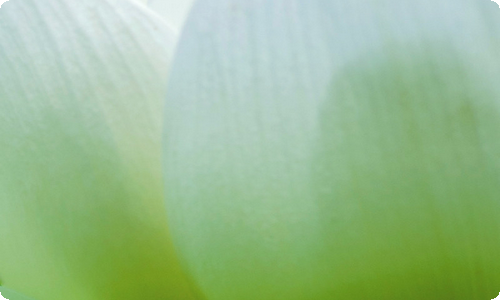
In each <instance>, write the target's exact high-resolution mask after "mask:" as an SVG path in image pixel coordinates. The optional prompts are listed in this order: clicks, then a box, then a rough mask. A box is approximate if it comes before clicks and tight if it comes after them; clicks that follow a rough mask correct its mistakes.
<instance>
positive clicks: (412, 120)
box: [313, 44, 500, 300]
mask: <svg viewBox="0 0 500 300" xmlns="http://www.w3.org/2000/svg"><path fill="white" fill-rule="evenodd" d="M429 48H433V47H430V44H428V45H427V49H429ZM381 52H382V53H384V54H372V55H369V56H367V57H365V58H364V59H360V60H359V61H356V63H353V64H349V65H346V66H345V67H344V68H343V70H342V71H341V72H339V75H338V76H336V77H335V78H334V80H333V81H332V86H331V92H330V94H329V98H328V100H327V101H326V102H325V104H324V107H323V108H322V114H321V134H320V137H319V139H318V142H317V145H316V149H317V150H316V151H317V152H316V153H317V154H316V158H315V160H314V163H313V169H314V174H315V175H314V180H313V182H314V186H315V189H314V190H315V191H317V203H318V204H319V207H320V211H321V212H322V213H321V217H322V222H323V224H324V225H323V228H325V240H326V241H328V244H329V245H328V247H327V249H328V251H327V254H326V257H325V264H326V265H328V266H329V267H330V268H331V270H335V271H334V272H333V273H335V275H333V277H332V282H335V285H332V289H333V292H332V296H336V297H340V298H349V299H366V298H370V299H436V300H437V299H478V300H480V299H492V298H494V297H495V295H497V294H498V292H499V290H500V219H499V218H498V216H499V215H500V198H499V197H500V194H499V193H500V191H499V187H500V161H499V159H498V158H499V156H498V154H499V153H500V130H499V128H500V101H499V96H498V95H499V93H498V88H497V87H496V86H495V85H494V84H493V82H492V81H491V79H489V78H488V77H485V76H484V74H482V73H483V72H484V70H478V69H476V67H475V66H471V65H468V64H469V62H467V59H466V58H464V57H460V56H459V55H457V54H456V53H454V52H453V51H452V50H451V49H447V48H446V47H444V48H440V47H435V48H434V49H432V50H427V51H426V50H420V49H419V46H418V45H412V46H409V47H406V48H404V49H398V46H397V45H392V47H390V48H386V49H384V51H381ZM478 71H479V72H478Z"/></svg>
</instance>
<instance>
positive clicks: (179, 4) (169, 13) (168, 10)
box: [147, 0, 194, 33]
mask: <svg viewBox="0 0 500 300" xmlns="http://www.w3.org/2000/svg"><path fill="white" fill-rule="evenodd" d="M147 2H148V6H149V7H150V8H151V9H152V10H153V11H155V12H156V13H158V14H160V15H161V16H163V17H164V18H165V20H166V22H167V24H169V25H170V26H172V28H173V29H174V31H175V32H177V33H180V32H181V30H182V27H183V26H184V22H185V20H186V17H187V15H188V12H189V10H190V8H191V6H192V4H193V2H194V0H147Z"/></svg>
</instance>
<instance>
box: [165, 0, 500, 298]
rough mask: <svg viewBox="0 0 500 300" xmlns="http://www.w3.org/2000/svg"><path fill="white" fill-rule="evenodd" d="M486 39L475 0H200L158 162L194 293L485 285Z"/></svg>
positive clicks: (495, 170)
mask: <svg viewBox="0 0 500 300" xmlns="http://www.w3.org/2000/svg"><path fill="white" fill-rule="evenodd" d="M499 46H500V19H499V11H498V8H497V7H496V5H495V4H494V3H491V2H490V1H467V0H459V1H456V0H453V1H451V0H437V1H436V0H433V1H430V0H428V1H427V0H425V1H399V0H383V1H358V0H355V1H337V0H335V1H332V0H271V1H260V0H249V1H237V0H214V1H199V2H198V3H197V5H195V7H194V8H193V10H192V13H191V15H190V18H189V20H188V22H187V24H186V27H185V30H184V33H183V36H182V37H181V40H180V44H179V48H178V50H177V52H176V53H177V54H176V57H175V59H174V63H173V68H172V71H171V77H170V78H171V80H170V83H169V89H168V97H167V107H168V109H167V111H166V125H165V126H166V127H165V128H166V130H165V133H164V136H165V150H164V155H165V156H164V157H165V162H164V164H165V173H166V181H165V182H166V194H167V195H166V199H167V207H168V209H169V222H170V224H171V230H172V234H173V236H174V242H175V243H176V245H177V248H178V249H179V253H180V254H181V256H182V257H183V260H184V261H185V264H186V266H187V268H188V270H189V272H190V273H191V274H192V275H193V277H194V278H195V279H196V281H197V282H198V283H199V285H200V286H201V289H202V290H203V291H204V292H205V294H206V295H207V296H208V298H209V299H211V300H233V299H238V300H252V299H259V300H281V299H283V300H284V299H287V300H290V299H296V300H311V299H318V300H319V299H325V300H330V299H349V300H358V299H434V300H438V299H491V298H494V296H496V295H497V294H498V292H499V291H500V219H499V218H498V216H499V215H500V189H499V187H500V85H498V82H500V52H499V51H498V47H499Z"/></svg>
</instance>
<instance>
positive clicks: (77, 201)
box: [0, 0, 190, 300]
mask: <svg viewBox="0 0 500 300" xmlns="http://www.w3.org/2000/svg"><path fill="white" fill-rule="evenodd" d="M174 40H175V38H174V35H173V33H172V32H171V31H170V30H169V29H168V28H167V27H166V25H164V22H163V20H162V19H161V18H159V17H156V16H155V15H153V14H151V13H149V12H147V11H146V10H144V9H142V8H141V7H140V6H139V5H137V4H136V3H133V2H130V1H118V0H117V1H115V0H86V1H71V0H44V1H38V0H12V1H9V2H8V3H6V4H4V5H3V6H2V8H1V9H0V165H1V168H0V237H1V243H0V265H1V268H0V278H1V280H2V282H3V284H4V285H5V286H7V287H9V288H14V289H16V290H18V291H20V292H22V293H25V294H28V295H32V296H33V297H35V298H38V299H64V300H67V299H72V300H73V299H74V300H80V299H82V300H83V299H138V298H142V299H181V298H182V299H185V298H186V299H190V296H189V293H190V292H189V290H188V288H187V284H186V282H185V281H184V277H183V276H182V273H181V271H180V269H179V266H178V263H177V260H176V258H175V256H174V253H173V249H172V247H171V243H170V241H169V235H168V233H167V228H166V226H165V224H166V219H165V213H164V209H163V200H162V199H163V192H162V183H161V180H160V177H161V168H160V166H159V165H160V156H161V155H160V140H161V134H160V131H161V123H162V118H161V113H160V112H161V111H162V107H163V103H162V102H163V101H162V99H163V97H164V93H165V88H166V80H167V71H168V66H169V62H170V56H171V53H172V49H173V43H174Z"/></svg>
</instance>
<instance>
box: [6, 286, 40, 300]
mask: <svg viewBox="0 0 500 300" xmlns="http://www.w3.org/2000/svg"><path fill="white" fill-rule="evenodd" d="M0 299H7V300H34V299H32V298H28V297H26V296H24V295H21V294H19V293H17V292H15V291H12V290H9V289H6V288H4V287H1V286H0Z"/></svg>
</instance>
